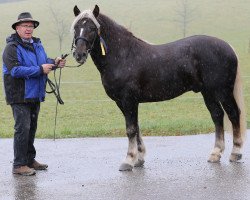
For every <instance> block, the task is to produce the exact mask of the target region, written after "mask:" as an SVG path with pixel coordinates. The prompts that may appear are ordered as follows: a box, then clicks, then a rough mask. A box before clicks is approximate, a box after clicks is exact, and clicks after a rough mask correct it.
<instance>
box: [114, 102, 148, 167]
mask: <svg viewBox="0 0 250 200" xmlns="http://www.w3.org/2000/svg"><path fill="white" fill-rule="evenodd" d="M116 103H117V105H118V107H119V108H120V109H121V111H122V113H123V115H124V117H125V121H126V133H127V136H128V142H129V144H128V151H127V156H126V158H125V160H124V161H123V163H122V164H121V166H120V168H119V170H120V171H131V170H132V169H133V167H134V166H135V163H136V162H137V160H138V157H141V156H138V147H139V148H140V149H145V148H144V145H143V142H142V140H141V139H140V140H139V141H140V142H139V143H140V144H139V145H137V144H138V141H137V135H139V126H138V104H137V103H131V102H130V101H129V100H127V101H125V102H123V103H121V102H116Z"/></svg>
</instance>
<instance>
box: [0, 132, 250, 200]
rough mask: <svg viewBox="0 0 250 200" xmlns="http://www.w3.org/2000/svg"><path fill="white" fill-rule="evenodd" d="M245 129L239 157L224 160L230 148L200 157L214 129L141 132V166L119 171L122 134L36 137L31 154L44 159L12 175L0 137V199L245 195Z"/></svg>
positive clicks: (248, 181)
mask: <svg viewBox="0 0 250 200" xmlns="http://www.w3.org/2000/svg"><path fill="white" fill-rule="evenodd" d="M249 137H250V131H248V139H247V142H246V143H245V146H244V151H243V159H242V161H241V162H239V163H230V162H229V161H228V159H229V155H230V151H231V148H232V140H231V136H230V135H226V151H225V153H224V155H223V157H222V158H221V162H220V163H219V164H211V163H207V162H206V160H207V158H208V155H209V153H210V151H211V148H212V146H213V144H214V134H208V135H196V136H177V137H144V142H145V145H146V148H147V155H146V162H145V166H144V167H143V168H136V169H134V170H133V171H132V172H119V171H118V169H119V165H120V163H121V161H122V160H123V159H124V158H125V154H126V151H127V138H84V139H61V140H59V139H58V140H56V141H53V140H46V139H45V140H44V139H39V140H36V148H37V160H38V161H41V162H44V161H45V162H46V163H47V164H48V165H49V169H48V170H47V171H41V172H37V174H36V176H32V177H22V176H18V175H12V173H11V166H12V164H11V162H12V157H13V151H12V139H0V155H1V160H0V199H1V200H2V199H4V200H8V199H18V200H22V199H25V200H28V199H32V200H36V199H37V200H40V199H41V200H44V199H45V200H46V199H60V200H64V199H65V200H66V199H67V200H68V199H84V200H89V199H93V200H98V199H100V200H139V199H143V200H158V199H159V200H164V199H169V200H177V199H178V200H192V199H195V200H204V199H211V200H216V199H220V200H224V199H225V200H226V199H230V200H234V199H235V200H236V199H237V200H243V199H244V200H247V199H248V200H249V199H250V147H249V144H250V139H249Z"/></svg>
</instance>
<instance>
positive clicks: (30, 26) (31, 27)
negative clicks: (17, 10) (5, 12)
mask: <svg viewBox="0 0 250 200" xmlns="http://www.w3.org/2000/svg"><path fill="white" fill-rule="evenodd" d="M19 26H21V27H23V28H26V29H28V28H29V29H34V28H35V27H34V26H33V25H19Z"/></svg>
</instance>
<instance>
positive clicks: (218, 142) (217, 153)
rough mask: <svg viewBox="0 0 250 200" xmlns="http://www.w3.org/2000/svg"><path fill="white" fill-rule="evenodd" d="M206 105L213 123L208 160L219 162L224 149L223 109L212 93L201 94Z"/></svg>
mask: <svg viewBox="0 0 250 200" xmlns="http://www.w3.org/2000/svg"><path fill="white" fill-rule="evenodd" d="M203 97H204V100H205V103H206V106H207V108H208V110H209V112H210V114H211V117H212V120H213V122H214V125H215V144H214V148H213V150H212V152H211V154H210V157H209V159H208V162H213V163H214V162H219V161H220V158H221V154H222V153H223V151H224V149H225V141H224V127H223V117H224V111H223V109H222V107H221V105H220V103H219V102H217V101H215V100H214V99H215V98H213V96H212V95H210V94H203Z"/></svg>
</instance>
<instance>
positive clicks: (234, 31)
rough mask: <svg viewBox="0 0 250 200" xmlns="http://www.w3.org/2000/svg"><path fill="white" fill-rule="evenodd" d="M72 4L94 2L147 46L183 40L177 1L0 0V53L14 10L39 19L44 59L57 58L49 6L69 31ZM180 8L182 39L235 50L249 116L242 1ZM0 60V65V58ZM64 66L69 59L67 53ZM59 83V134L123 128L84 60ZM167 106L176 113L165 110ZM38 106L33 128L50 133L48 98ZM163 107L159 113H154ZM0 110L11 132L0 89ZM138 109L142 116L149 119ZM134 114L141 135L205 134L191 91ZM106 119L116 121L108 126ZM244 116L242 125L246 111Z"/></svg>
mask: <svg viewBox="0 0 250 200" xmlns="http://www.w3.org/2000/svg"><path fill="white" fill-rule="evenodd" d="M76 4H77V5H78V7H79V8H80V9H82V10H84V9H92V8H94V5H95V4H98V5H99V7H100V10H101V12H102V13H103V14H106V15H108V16H109V17H111V18H112V19H114V20H115V21H116V22H117V23H119V24H122V25H123V26H125V27H126V28H128V29H129V30H130V31H131V32H132V33H133V34H134V35H135V36H137V37H139V38H142V39H144V40H146V41H149V42H151V43H155V44H161V43H167V42H171V41H174V40H177V39H180V38H182V37H183V31H182V29H181V23H179V22H178V20H180V14H178V13H180V12H181V11H182V4H181V1H177V0H155V1H149V0H144V1H139V0H138V1H134V0H127V1H124V0H97V1H92V0H84V1H83V0H60V1H59V0H55V1H52V0H51V1H49V0H43V1H40V0H26V1H17V2H5V3H2V4H0V17H1V29H0V51H1V52H2V51H3V48H4V46H5V38H6V37H7V36H8V35H10V34H11V33H12V32H13V30H12V29H11V24H12V23H13V22H15V21H16V18H17V15H18V14H19V13H20V12H24V11H30V12H31V14H32V15H33V18H34V19H37V20H38V21H40V26H39V27H38V28H37V29H36V30H35V34H34V36H37V37H40V38H41V40H42V42H43V44H44V46H45V48H46V50H47V53H48V55H50V56H51V57H56V56H58V55H60V51H59V43H58V38H57V33H56V23H55V21H54V18H53V15H52V12H51V9H53V10H54V11H55V13H56V15H57V16H58V18H59V19H62V20H63V21H64V23H65V24H66V26H67V30H69V28H70V25H71V23H72V20H73V18H74V15H73V7H74V5H76ZM188 9H190V15H189V17H188V19H189V20H191V21H190V22H189V23H188V26H187V30H186V36H190V35H197V34H205V35H211V36H216V37H219V38H221V39H223V40H225V41H227V42H228V43H230V44H231V45H232V46H233V47H234V49H235V51H236V52H237V54H238V57H239V60H240V66H241V68H242V70H241V71H242V75H243V83H244V92H245V101H246V106H247V113H250V97H249V96H250V95H249V91H250V62H249V60H250V52H249V51H250V1H249V0H238V1H235V0H227V1H220V0H202V1H200V0H192V1H191V0H189V1H188ZM10 11H11V12H10ZM71 42H72V36H71V35H70V34H69V33H68V34H67V36H66V37H65V38H64V43H63V46H62V52H63V53H67V52H69V51H70V48H71ZM0 64H1V65H2V61H0ZM68 64H75V62H74V60H73V59H72V58H69V59H68ZM62 80H63V82H64V83H63V85H62V96H63V98H64V100H65V102H66V104H65V105H64V106H63V107H60V109H59V118H60V119H59V122H60V120H61V122H63V123H66V121H67V123H66V124H65V125H60V127H59V130H58V131H59V132H60V133H61V134H64V135H66V136H68V137H70V136H71V135H72V133H73V134H75V135H77V136H79V135H80V136H83V135H84V136H86V135H87V134H89V133H92V132H93V133H97V132H98V133H102V134H101V135H110V132H111V133H112V134H113V135H115V134H116V132H119V133H120V132H124V121H123V117H122V115H121V113H120V111H119V110H118V109H117V108H116V106H115V104H114V103H113V102H111V101H110V100H109V98H108V97H107V96H106V94H105V92H104V90H103V88H102V85H101V83H100V78H99V73H98V71H97V70H96V68H95V66H94V65H93V63H92V61H91V59H90V58H89V60H88V62H87V63H86V64H85V65H84V66H83V67H82V68H80V69H65V70H64V72H63V77H62ZM1 84H2V83H1ZM1 88H2V86H1ZM174 106H175V107H176V109H177V110H172V108H173V107H174ZM43 107H44V108H42V111H41V117H40V123H39V124H40V125H39V126H40V127H39V130H40V131H41V132H42V134H44V135H46V136H48V137H51V134H52V133H51V132H52V130H53V120H54V119H53V117H54V109H55V99H54V97H53V96H48V98H47V101H46V103H44V104H43ZM163 107H164V109H163ZM163 110H165V111H164V112H165V113H164V114H163V113H161V111H163ZM0 111H1V113H2V116H1V117H0V122H1V124H2V125H0V126H1V128H0V136H1V135H2V136H9V135H11V133H12V131H11V132H10V131H9V130H12V129H13V128H12V127H13V121H12V116H11V111H10V108H9V107H7V106H5V101H4V96H3V94H2V92H0ZM145 113H150V115H151V119H150V120H149V118H148V115H147V114H146V115H145ZM159 113H161V114H159ZM168 114H169V115H168ZM140 115H141V116H140V118H141V125H142V127H144V128H145V132H147V133H149V134H151V132H157V133H158V134H159V135H161V134H166V132H168V133H170V134H183V133H184V134H185V133H200V132H208V131H213V125H212V123H211V119H210V116H209V114H208V112H207V111H206V108H205V106H204V103H203V100H202V99H201V96H200V95H199V94H193V93H188V94H185V95H183V96H182V97H181V99H177V100H172V101H170V103H165V102H164V103H156V104H145V105H142V106H141V114H140ZM163 116H164V118H165V121H164V120H163ZM48 118H49V122H48ZM197 118H199V119H197ZM73 119H77V120H76V121H75V120H73ZM78 119H79V120H78ZM114 120H116V123H113V121H114ZM148 120H149V121H150V122H148ZM196 120H197V121H196ZM248 121H249V122H250V114H248ZM182 122H183V123H184V127H183V124H181V123H182ZM249 122H248V123H249ZM63 123H62V124H63ZM187 124H190V126H189V125H187ZM69 126H70V127H69ZM191 126H193V127H194V128H192V127H191ZM88 128H89V129H88ZM112 134H111V135H112Z"/></svg>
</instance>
